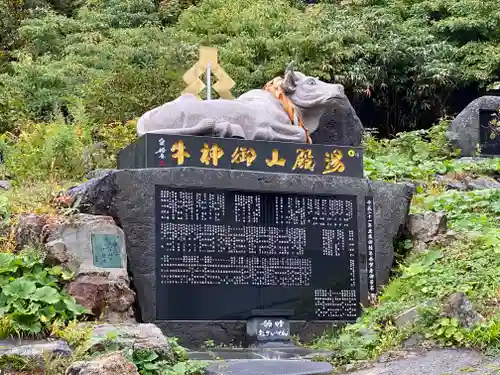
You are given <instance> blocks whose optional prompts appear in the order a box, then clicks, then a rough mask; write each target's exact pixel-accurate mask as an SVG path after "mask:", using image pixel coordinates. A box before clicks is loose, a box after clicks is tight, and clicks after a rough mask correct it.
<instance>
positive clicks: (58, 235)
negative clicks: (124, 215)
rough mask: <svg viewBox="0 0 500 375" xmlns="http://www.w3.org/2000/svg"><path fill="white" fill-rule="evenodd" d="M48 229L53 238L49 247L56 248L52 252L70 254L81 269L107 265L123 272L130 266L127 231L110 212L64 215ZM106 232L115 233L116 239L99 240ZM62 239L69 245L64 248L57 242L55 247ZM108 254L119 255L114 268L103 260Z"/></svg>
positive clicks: (50, 238) (102, 268)
mask: <svg viewBox="0 0 500 375" xmlns="http://www.w3.org/2000/svg"><path fill="white" fill-rule="evenodd" d="M46 231H47V233H48V240H49V241H50V242H49V244H50V245H49V244H48V246H49V251H52V255H55V254H53V253H54V251H57V252H58V254H57V256H58V257H62V258H67V259H68V262H73V263H76V266H77V268H78V269H80V268H83V269H85V270H95V271H101V270H104V269H105V270H108V271H109V272H112V273H117V275H121V274H123V271H124V270H126V269H127V253H126V249H125V235H124V233H123V231H122V230H121V229H120V228H119V227H118V226H117V225H116V224H115V222H114V220H113V218H112V217H110V216H97V215H88V214H78V215H75V216H72V217H71V218H70V219H67V218H62V217H61V218H57V219H55V220H52V221H51V222H50V223H48V224H47V230H46ZM102 235H111V236H114V237H115V238H116V242H112V243H104V244H103V243H101V242H98V241H97V237H102ZM94 241H95V243H94ZM60 243H63V244H64V245H65V248H66V250H63V249H62V247H61V245H56V246H57V249H54V248H53V246H54V244H60ZM115 245H116V246H115ZM103 253H105V254H104V255H103ZM104 258H106V259H108V258H109V259H117V260H118V264H116V265H113V268H111V265H110V264H102V261H103V260H105V259H104ZM59 260H62V259H59ZM105 263H110V261H109V260H107V261H106V262H105ZM116 266H118V267H116ZM114 267H116V268H114Z"/></svg>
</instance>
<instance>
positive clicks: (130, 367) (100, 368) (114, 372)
mask: <svg viewBox="0 0 500 375" xmlns="http://www.w3.org/2000/svg"><path fill="white" fill-rule="evenodd" d="M66 375H139V372H138V371H137V367H135V365H134V364H133V363H131V362H129V361H127V360H126V359H125V358H124V357H123V355H122V354H120V353H111V354H108V355H105V356H102V357H99V358H97V359H94V360H92V361H80V362H75V363H73V364H72V365H71V366H70V367H68V369H67V370H66Z"/></svg>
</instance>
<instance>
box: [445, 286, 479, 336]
mask: <svg viewBox="0 0 500 375" xmlns="http://www.w3.org/2000/svg"><path fill="white" fill-rule="evenodd" d="M443 313H444V315H445V316H446V317H448V318H455V319H457V320H458V322H459V323H460V325H461V326H462V327H464V328H471V327H473V326H474V325H476V324H477V323H480V322H483V321H484V318H483V317H482V316H481V314H479V313H477V312H476V311H475V310H474V307H473V306H472V303H470V301H469V299H468V298H467V296H466V295H465V293H463V292H456V293H453V294H452V295H451V296H449V297H448V299H447V300H446V302H445V304H444V308H443Z"/></svg>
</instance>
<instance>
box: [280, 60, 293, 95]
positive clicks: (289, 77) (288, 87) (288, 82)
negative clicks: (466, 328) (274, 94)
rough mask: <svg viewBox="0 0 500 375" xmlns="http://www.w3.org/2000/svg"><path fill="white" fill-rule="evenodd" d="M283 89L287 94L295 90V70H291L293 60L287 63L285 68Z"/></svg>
mask: <svg viewBox="0 0 500 375" xmlns="http://www.w3.org/2000/svg"><path fill="white" fill-rule="evenodd" d="M282 87H283V91H284V92H285V93H287V94H290V93H293V92H295V87H296V84H295V72H294V71H293V61H292V62H291V63H290V64H288V66H287V67H286V70H285V79H284V80H283V86H282Z"/></svg>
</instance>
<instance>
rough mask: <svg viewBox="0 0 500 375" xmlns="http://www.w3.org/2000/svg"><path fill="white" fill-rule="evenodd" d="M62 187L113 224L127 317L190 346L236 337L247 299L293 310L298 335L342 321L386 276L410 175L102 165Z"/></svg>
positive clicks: (253, 305) (241, 332) (306, 336)
mask: <svg viewBox="0 0 500 375" xmlns="http://www.w3.org/2000/svg"><path fill="white" fill-rule="evenodd" d="M68 194H69V195H71V196H73V197H79V198H80V199H81V200H80V205H79V209H80V211H81V212H85V213H91V214H98V215H109V216H112V217H113V218H114V219H115V221H116V222H117V224H118V225H119V226H120V227H121V228H122V229H123V231H124V233H125V237H126V243H127V246H126V249H127V256H128V264H129V269H130V273H131V276H132V283H133V286H134V289H135V290H136V292H137V306H138V311H137V312H136V317H137V318H138V320H140V321H143V322H154V323H156V324H157V325H158V326H159V327H160V328H161V329H162V331H163V332H164V333H165V334H166V335H168V336H176V337H180V338H181V340H180V343H181V344H182V345H186V346H191V347H193V346H199V345H202V344H203V342H205V341H206V340H213V341H214V342H216V343H234V344H239V343H240V342H244V338H245V328H246V327H245V324H246V322H245V319H248V315H247V313H248V312H249V311H250V310H251V309H269V308H273V309H291V310H293V311H294V315H293V316H291V317H290V322H291V332H290V334H291V335H296V334H298V335H299V336H300V337H301V339H303V340H304V341H310V340H312V339H313V338H314V336H315V335H318V334H321V333H322V332H323V331H324V330H325V329H328V328H329V327H331V325H332V322H331V321H332V320H334V321H340V322H342V321H344V322H345V321H347V320H349V321H354V320H355V319H356V317H357V316H359V313H360V311H359V305H360V302H361V304H363V305H365V306H367V305H368V304H369V297H370V293H373V291H372V290H374V289H376V287H377V286H381V285H383V284H385V283H386V282H387V281H388V279H389V277H390V270H391V268H392V266H393V260H394V249H393V241H394V240H395V239H396V237H397V236H398V235H399V234H400V233H401V232H402V229H403V227H404V224H405V221H406V216H407V214H408V210H409V205H410V201H411V198H412V194H413V186H412V185H408V184H389V183H383V182H375V181H369V180H367V179H361V178H352V177H340V176H332V175H321V176H318V175H297V174H292V173H289V174H278V173H265V172H251V171H237V170H223V169H200V168H193V167H187V168H163V169H155V168H149V169H133V170H119V171H110V172H107V173H103V174H101V175H99V177H96V178H95V179H93V180H90V181H88V182H86V183H85V184H82V185H80V186H77V187H75V188H73V189H71V190H70V191H69V192H68ZM247 198H248V199H247ZM256 202H257V203H256ZM258 202H260V203H258ZM304 202H305V203H304ZM256 204H257V206H255V205H256ZM284 206H286V207H285V209H282V207H284ZM256 207H258V208H256ZM325 207H326V208H325ZM197 208H200V211H199V212H197V211H196V209H197ZM259 209H260V210H261V212H262V216H260V217H257V216H258V215H257V214H258V212H257V211H258V210H259ZM312 212H314V213H313V214H311V213H312ZM242 215H243V216H242ZM280 215H281V216H280ZM301 215H305V217H306V219H304V218H303V217H302V216H301ZM311 215H313V216H311ZM242 218H243V219H242ZM196 220H198V222H196ZM238 220H239V221H238ZM248 220H250V221H251V222H250V224H248V223H249V221H248ZM252 220H253V221H252ZM325 220H327V221H325ZM214 223H215V224H214ZM234 223H236V224H234ZM238 223H239V224H238ZM280 223H281V224H280ZM290 223H291V224H292V225H289V224H290ZM301 223H306V224H305V225H304V224H301ZM314 225H315V228H316V229H314V228H313V229H314V230H315V231H316V232H314V233H318V234H311V232H310V231H309V232H307V231H308V230H310V229H307V228H311V226H314ZM328 226H330V227H331V228H330V229H328V228H329V227H328ZM305 227H307V228H306V229H303V228H305ZM165 228H166V229H165ZM193 228H195V229H196V228H198V229H197V231H194V229H193ZM199 228H201V229H199ZM224 228H226V229H224ZM325 228H326V229H325ZM248 230H249V232H248V233H250V234H251V235H252V236H253V237H252V236H250V237H248V236H247V235H246V234H245V233H246V231H248ZM285 230H286V232H285ZM304 230H305V231H304ZM255 231H257V232H258V233H257V232H255ZM325 231H326V232H325ZM212 232H214V233H215V235H213V236H212V237H210V236H209V237H210V238H208V237H207V235H211V234H212ZM254 232H255V233H257V234H258V235H254ZM274 233H277V235H274ZM297 233H298V234H297ZM177 234H179V235H177ZM245 236H246V237H245ZM329 236H330V237H329ZM227 237H229V240H227ZM276 238H278V239H279V241H285V240H286V241H285V242H286V244H285V245H286V246H285V245H283V244H284V243H285V242H279V241H278V240H276ZM250 240H251V241H253V242H248V241H250ZM221 241H222V242H223V244H222V245H221ZM227 241H229V242H227ZM231 241H232V242H231ZM263 241H264V242H263ZM276 241H278V242H276ZM301 241H302V242H301ZM318 241H319V242H318ZM321 241H322V242H321ZM325 241H326V242H325ZM249 243H251V244H252V245H251V246H252V249H253V250H252V252H251V253H248V250H247V249H248V248H249V246H250V245H248V244H249ZM325 244H326V245H325ZM196 246H198V247H199V248H200V249H201V248H203V249H205V250H199V249H198V247H196ZM195 247H196V248H195ZM285 250H286V251H285ZM245 252H247V253H248V254H247V253H245ZM304 252H305V253H304ZM261 254H263V255H262V256H261ZM266 254H267V255H266ZM266 256H267V257H268V258H266ZM193 257H194V258H193ZM184 258H185V259H184ZM208 258H210V259H208ZM193 259H194V261H193ZM200 259H201V260H200ZM206 259H208V261H207V260H206ZM269 259H271V261H269ZM311 259H312V260H311ZM185 262H187V263H185ZM207 262H208V263H207ZM231 262H233V263H231ZM235 262H236V263H235ZM245 262H246V263H245ZM248 262H250V263H248ZM273 262H274V263H273ZM276 262H277V263H276ZM293 262H295V263H293ZM311 262H312V266H311ZM240 263H241V265H240ZM200 264H201V266H200ZM212 264H215V267H214V266H213V265H212ZM255 264H257V266H256V267H257V268H255V269H252V270H250V271H249V269H250V268H249V267H250V266H251V267H254V265H255ZM165 265H166V266H167V267H165ZM283 265H284V267H285V268H283V269H281V268H280V267H282V266H283ZM236 266H238V267H240V268H241V271H238V270H240V268H238V269H236V268H235V267H236ZM270 266H271V268H269V267H270ZM273 267H274V268H273ZM275 268H276V270H275ZM206 269H211V270H212V271H211V272H212V273H210V274H209V275H207V274H201V272H202V271H200V270H206ZM269 269H271V271H273V272H274V273H269V272H270V271H268V270H269ZM288 269H290V270H292V271H290V272H288V271H286V270H288ZM304 269H305V270H306V272H309V273H305V274H304V275H306V276H304V275H303V274H299V273H298V271H299V270H300V271H301V272H302V270H304ZM311 269H312V270H311ZM178 270H181V271H182V272H180V273H179V274H177V273H176V272H177V271H178ZM220 270H223V271H222V272H221V271H220ZM226 270H229V271H226ZM203 272H205V271H203ZM268 273H269V275H268ZM296 274H298V276H297V277H295V276H294V277H295V278H294V279H292V278H290V275H296ZM193 275H194V276H193ZM200 275H201V276H200ZM200 277H201V279H200ZM304 277H305V278H304ZM375 279H376V282H375ZM179 280H180V281H179ZM199 280H201V282H199ZM213 280H219V281H217V282H216V283H215V282H214V281H213ZM276 280H277V281H276ZM284 281H286V283H285V284H284ZM370 282H371V284H370ZM341 284H342V285H341ZM374 284H375V285H374ZM339 285H340V286H339ZM318 314H323V315H322V316H321V317H320V319H316V318H315V316H317V315H318ZM330 316H333V319H331V318H330ZM345 317H348V318H349V319H347V318H345ZM303 320H304V321H305V322H303ZM316 320H318V321H316ZM238 341H240V342H238Z"/></svg>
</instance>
